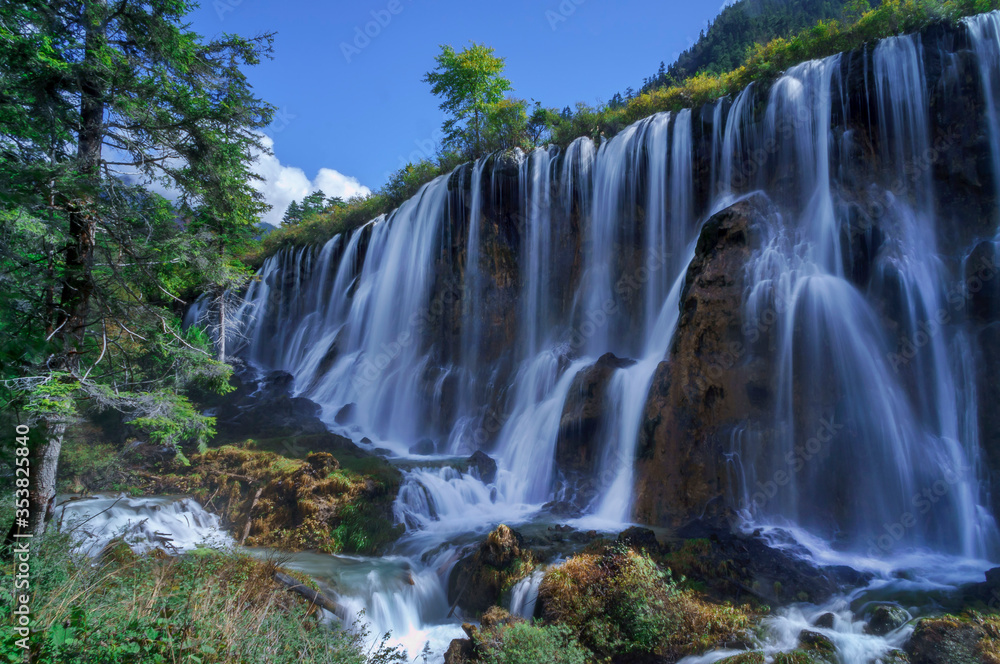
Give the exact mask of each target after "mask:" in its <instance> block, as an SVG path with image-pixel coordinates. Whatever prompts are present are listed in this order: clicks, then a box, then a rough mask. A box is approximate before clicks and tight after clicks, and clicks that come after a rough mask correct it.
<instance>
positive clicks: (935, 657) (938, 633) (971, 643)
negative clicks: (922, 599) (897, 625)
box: [905, 613, 1000, 664]
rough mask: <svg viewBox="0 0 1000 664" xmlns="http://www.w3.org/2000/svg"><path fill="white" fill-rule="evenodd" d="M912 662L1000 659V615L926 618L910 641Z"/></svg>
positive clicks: (988, 663)
mask: <svg viewBox="0 0 1000 664" xmlns="http://www.w3.org/2000/svg"><path fill="white" fill-rule="evenodd" d="M905 650H906V653H907V655H909V657H910V662H912V664H996V662H1000V616H995V615H991V616H982V615H980V614H978V613H968V614H963V615H961V616H950V615H946V616H940V617H937V618H924V619H923V620H921V621H919V622H918V623H917V626H916V628H915V629H914V631H913V636H912V637H910V640H909V642H907V644H906V648H905Z"/></svg>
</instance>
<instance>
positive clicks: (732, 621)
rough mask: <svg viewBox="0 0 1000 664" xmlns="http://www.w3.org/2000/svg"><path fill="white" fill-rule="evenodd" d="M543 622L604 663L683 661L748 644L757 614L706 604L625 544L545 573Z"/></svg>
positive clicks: (541, 599)
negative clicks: (628, 657) (559, 627)
mask: <svg viewBox="0 0 1000 664" xmlns="http://www.w3.org/2000/svg"><path fill="white" fill-rule="evenodd" d="M539 601H540V602H541V606H542V608H543V615H544V617H545V618H546V620H548V621H550V622H554V623H562V624H566V625H569V626H570V627H572V628H573V629H574V633H576V634H578V635H579V638H580V641H581V643H583V644H584V645H585V646H586V647H588V648H589V649H590V650H592V651H594V652H595V653H597V654H598V655H600V656H607V657H617V656H621V655H625V654H635V655H643V656H645V655H653V656H660V657H665V658H675V659H679V658H681V657H683V656H685V655H691V654H699V653H702V652H705V651H708V650H711V649H713V648H718V647H721V646H722V645H724V644H728V643H732V642H735V641H749V640H750V632H751V630H752V628H753V625H754V622H755V621H756V619H757V617H758V616H757V614H756V613H755V612H753V611H752V610H750V609H749V608H748V607H734V606H732V605H729V604H717V603H713V602H709V601H707V600H705V599H704V598H703V597H701V596H700V595H698V594H697V593H696V592H695V591H693V590H691V589H690V588H687V587H684V586H683V585H682V580H681V581H678V580H675V579H674V578H673V576H672V574H671V573H670V572H669V570H664V569H663V568H661V567H660V566H659V565H657V564H656V562H655V561H654V560H653V559H652V558H650V557H649V556H648V555H647V554H645V553H637V552H635V551H631V550H629V549H625V548H623V547H621V546H620V545H613V546H611V547H608V548H607V549H606V550H605V551H604V552H603V553H601V554H593V553H588V554H583V555H579V556H575V557H574V558H571V559H570V560H568V561H566V563H564V564H563V565H560V566H558V567H555V568H553V569H551V570H549V572H548V573H546V576H545V578H544V579H543V581H542V585H541V588H540V591H539Z"/></svg>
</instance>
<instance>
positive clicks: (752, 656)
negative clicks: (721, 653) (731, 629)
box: [715, 650, 764, 664]
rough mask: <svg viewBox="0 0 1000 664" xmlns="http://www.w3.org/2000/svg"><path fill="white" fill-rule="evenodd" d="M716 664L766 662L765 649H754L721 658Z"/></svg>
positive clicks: (756, 663)
mask: <svg viewBox="0 0 1000 664" xmlns="http://www.w3.org/2000/svg"><path fill="white" fill-rule="evenodd" d="M715 664H764V651H762V650H754V651H752V652H744V653H740V654H739V655H732V656H731V657H726V658H725V659H720V660H719V661H718V662H716V663H715Z"/></svg>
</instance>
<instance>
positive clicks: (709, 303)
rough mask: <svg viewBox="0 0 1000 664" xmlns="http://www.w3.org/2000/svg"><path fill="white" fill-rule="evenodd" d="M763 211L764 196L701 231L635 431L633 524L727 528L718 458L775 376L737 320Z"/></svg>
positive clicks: (725, 489)
mask: <svg viewBox="0 0 1000 664" xmlns="http://www.w3.org/2000/svg"><path fill="white" fill-rule="evenodd" d="M771 214H773V212H772V208H771V206H770V204H769V202H768V201H767V200H766V198H765V197H763V196H760V195H757V196H752V197H750V198H747V199H745V200H743V201H741V202H739V203H736V204H734V205H733V206H731V207H729V208H727V209H726V210H723V211H722V212H719V213H718V214H716V215H715V216H713V217H712V218H711V219H709V221H708V222H706V224H705V226H704V227H703V229H702V233H701V237H700V238H699V239H698V244H697V248H696V252H695V257H694V259H693V260H692V261H691V264H690V265H689V267H688V271H687V274H686V277H685V286H684V291H683V292H682V294H681V299H680V319H679V321H678V327H677V332H676V334H675V336H674V342H673V345H672V347H671V349H670V354H669V357H668V358H667V359H666V361H664V362H663V363H661V364H660V366H659V367H658V368H657V370H656V373H655V375H654V377H653V381H652V385H651V387H650V392H649V398H648V400H647V402H646V406H645V413H644V417H643V425H642V428H641V429H640V432H639V443H638V448H637V463H636V480H637V481H636V506H635V510H636V517H637V520H639V521H640V522H641V523H647V524H651V525H661V526H672V527H679V526H681V525H683V524H685V523H687V522H689V521H691V520H693V519H696V518H701V519H704V520H705V521H706V522H709V523H712V524H713V525H717V526H724V527H727V526H728V516H729V510H728V507H727V505H726V500H725V497H726V496H728V495H731V493H732V490H733V489H735V488H736V487H733V486H731V482H732V477H733V473H731V472H729V469H728V468H727V463H728V462H727V455H726V453H727V452H728V451H729V445H730V444H731V439H732V431H733V430H734V428H735V427H737V426H745V423H746V421H747V419H748V418H751V419H753V418H755V417H757V418H760V419H761V420H763V419H764V416H765V414H766V413H767V412H768V410H769V404H770V403H771V401H772V398H771V394H773V390H772V382H773V376H772V375H771V374H772V373H773V372H772V371H771V369H770V367H769V363H768V361H767V359H766V358H765V357H764V356H762V354H759V353H750V352H749V344H750V343H751V341H752V339H750V340H748V339H747V337H746V335H745V334H744V328H745V321H744V319H743V311H744V306H743V300H744V292H745V286H746V284H745V283H744V281H745V266H746V263H747V261H748V260H749V258H750V254H751V251H752V249H753V247H754V245H755V244H756V231H755V228H756V225H757V223H758V222H759V221H760V220H761V219H763V218H764V217H766V216H768V215H771ZM758 332H759V330H758ZM759 336H761V337H763V336H766V335H765V334H764V333H759ZM751 387H752V388H753V389H750V388H751Z"/></svg>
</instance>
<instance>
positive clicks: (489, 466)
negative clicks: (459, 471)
mask: <svg viewBox="0 0 1000 664" xmlns="http://www.w3.org/2000/svg"><path fill="white" fill-rule="evenodd" d="M465 462H466V463H467V464H468V470H469V471H470V472H471V471H472V470H473V469H475V470H476V473H477V474H478V475H479V479H481V480H482V481H483V484H493V482H494V481H495V480H496V478H497V462H496V461H494V460H493V459H492V458H490V456H489V455H487V454H486V453H485V452H483V451H482V450H477V451H476V452H475V453H474V454H473V455H472V456H470V457H469V458H468V459H466V460H465Z"/></svg>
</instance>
